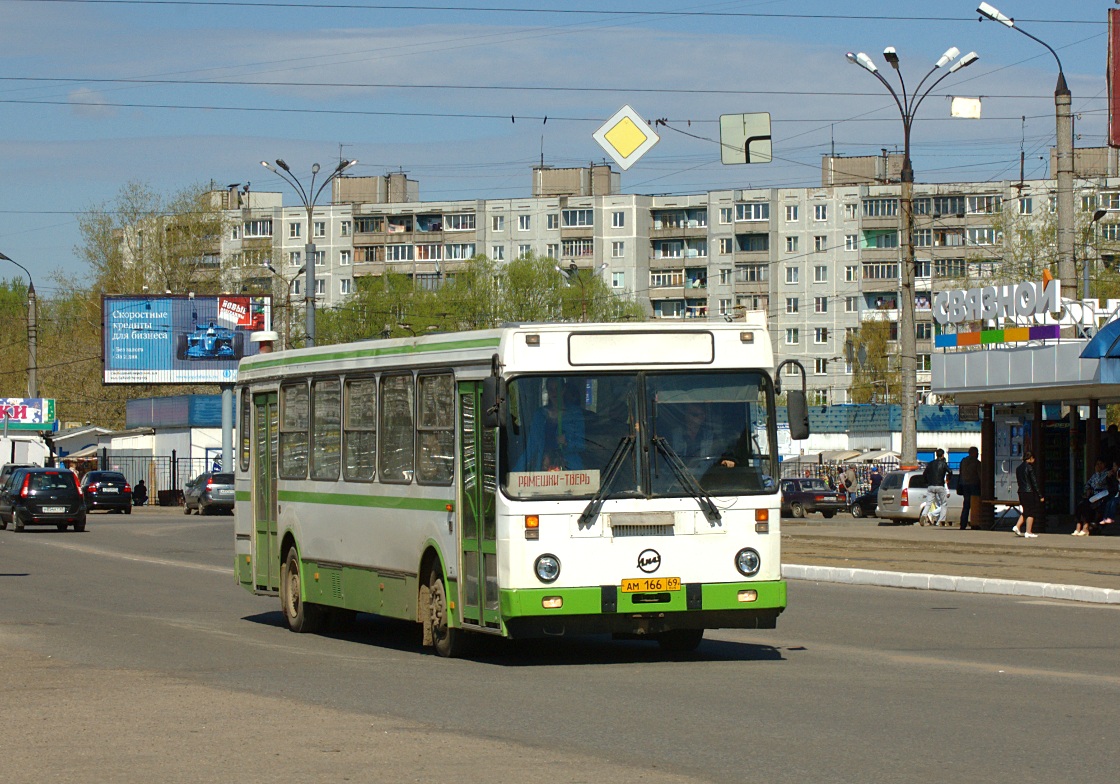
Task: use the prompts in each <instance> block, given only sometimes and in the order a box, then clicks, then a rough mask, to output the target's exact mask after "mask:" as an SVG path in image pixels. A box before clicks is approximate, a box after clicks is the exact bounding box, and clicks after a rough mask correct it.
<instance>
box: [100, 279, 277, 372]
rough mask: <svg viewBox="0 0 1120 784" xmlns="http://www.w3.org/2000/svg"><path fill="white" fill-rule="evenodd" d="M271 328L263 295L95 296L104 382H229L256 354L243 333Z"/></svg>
mask: <svg viewBox="0 0 1120 784" xmlns="http://www.w3.org/2000/svg"><path fill="white" fill-rule="evenodd" d="M271 328H272V301H271V297H267V296H233V295H227V294H219V295H208V296H194V295H182V296H176V295H170V294H168V295H166V296H148V295H135V296H107V297H102V299H101V339H102V349H101V350H102V354H101V356H102V364H103V369H104V376H103V381H104V383H106V384H232V383H233V382H234V381H236V380H237V363H238V361H239V360H240V359H241V358H242V357H245V356H250V355H252V354H256V353H257V351H258V348H259V345H260V344H258V343H253V342H251V341H250V340H249V334H250V333H252V332H255V331H258V330H268V329H271Z"/></svg>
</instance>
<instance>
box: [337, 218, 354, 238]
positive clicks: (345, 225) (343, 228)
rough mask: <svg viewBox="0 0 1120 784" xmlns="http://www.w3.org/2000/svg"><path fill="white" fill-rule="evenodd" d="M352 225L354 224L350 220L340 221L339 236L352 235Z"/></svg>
mask: <svg viewBox="0 0 1120 784" xmlns="http://www.w3.org/2000/svg"><path fill="white" fill-rule="evenodd" d="M351 225H352V224H351V223H350V221H342V222H341V223H339V224H338V236H340V237H349V236H350V230H351Z"/></svg>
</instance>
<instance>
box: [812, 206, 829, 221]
mask: <svg viewBox="0 0 1120 784" xmlns="http://www.w3.org/2000/svg"><path fill="white" fill-rule="evenodd" d="M813 220H818V221H823V220H828V205H827V204H814V205H813Z"/></svg>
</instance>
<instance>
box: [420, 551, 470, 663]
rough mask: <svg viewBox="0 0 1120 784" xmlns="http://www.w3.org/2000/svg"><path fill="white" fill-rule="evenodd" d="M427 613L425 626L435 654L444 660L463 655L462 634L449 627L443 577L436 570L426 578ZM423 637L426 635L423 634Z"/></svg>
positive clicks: (464, 645) (464, 646)
mask: <svg viewBox="0 0 1120 784" xmlns="http://www.w3.org/2000/svg"><path fill="white" fill-rule="evenodd" d="M427 587H428V592H427V593H428V613H427V617H426V619H425V625H426V626H427V627H428V629H425V632H427V631H428V630H430V632H431V640H432V646H433V647H434V648H435V649H436V653H438V654H439V655H440V656H442V657H444V658H445V659H454V658H457V657H459V656H462V655H463V651H464V650H465V648H466V644H465V640H464V634H465V633H464V632H463V630H462V629H454V628H452V627H451V626H450V623H449V621H448V617H447V587H446V585H445V584H444V582H443V575H442V574H440V572H439V571H438V570H432V574H431V576H430V577H429V578H428V586H427ZM424 636H425V637H427V636H428V635H427V634H425V635H424Z"/></svg>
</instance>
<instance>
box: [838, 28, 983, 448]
mask: <svg viewBox="0 0 1120 784" xmlns="http://www.w3.org/2000/svg"><path fill="white" fill-rule="evenodd" d="M958 54H960V50H959V49H957V48H956V47H955V46H954V47H952V48H950V49H949V50H948V51H946V52H945V54H943V55H941V57H940V59H938V61H937V62H936V63H934V65H933V67H932V68H930V69H929V71H928V72H927V73H926V75H925V76H923V77H922V80H921V81H920V82H918V87H917V89H915V90H914V92H913V94H908V93H907V91H906V81H905V80H904V79H903V78H902V71H901V70H900V69H899V62H898V52H897V51H896V50H895V48H894V47H893V46H888V47H887V48H886V49H884V50H883V58H884V59H885V60H886V61H887V62H888V63H890V66H891V68H893V69H894V71H895V72H896V73H897V74H898V83H899V85H900V87H901V89H902V95H901V97H900V96H899V94H898V93H897V92H896V91H895V89H894V88H893V87H892V86H891V84H890V82H888V81H887V80H886V79H884V78H883V75H882V74H881V73H879V69H878V68H877V67H876V65H875V63H874V62H873V61H872V59H871V58H870V57H868V56H867V55H866V54H864V53H863V52H860V53H859V54H853V53H852V52H848V54H847V57H848V60H849V61H850V62H852V63H854V64H856V65H858V66H859V67H860V68H863V69H864V70H865V71H867V72H868V73H870V74H871V75H872V76H874V77H875V78H876V79H878V80H879V81H880V82H881V83H882V85H883V86H884V87H886V88H887V92H889V93H890V94H891V97H892V98H894V102H895V104H897V106H898V111H899V114H900V115H901V116H902V176H901V189H900V190H901V194H900V195H901V198H900V200H899V201H900V205H899V206H900V208H901V212H902V214H901V216H900V217H901V221H902V237H901V245H902V270H901V273H902V274H901V276H900V278H901V282H900V285H901V288H902V294H901V298H902V302H901V303H899V304H900V307H901V310H900V312H899V319H898V343H899V355H900V359H901V371H902V393H901V400H900V402H901V404H902V462H903V463H906V464H913V463H914V462H915V461H916V460H917V459H918V418H917V402H918V399H917V398H918V395H917V382H918V378H917V376H918V346H917V340H918V336H917V332H916V331H915V324H914V275H915V272H916V270H915V267H914V167H913V164H912V163H911V162H910V129H911V127H912V126H913V124H914V117H915V116H916V115H917V113H918V108H919V107H920V106H921V105H922V101H924V100H925V98H926V96H927V95H929V94H930V92H931V91H932V90H933V88H935V87H937V85H939V84H940V83H941V82H942V81H943V80H944V79H945V78H946V77H947V76H949V74H952V73H955V72H957V71H959V70H960V69H962V68H965V67H967V66H969V65H971V64H972V63H974V62H976V61H977V60H978V59H980V58H979V55H977V54H976V52H969V53H968V54H966V55H965V56H964V57H962V58H961V59H960V60H957V62H956V63H953V65H952V67H950V68H949V70H948V71H946V72H945V73H943V74H942V75H941V76H940V77H938V78H937V79H935V80H934V81H933V82H932V83H931V84H930V85H929V86H928V87H926V88H925V90H924V91H923V90H922V87H923V86H924V85H925V83H926V81H927V80H928V79H929V78H930V76H932V75H933V73H934V72H935V71H937V70H938V69H939V68H942V67H944V66H945V65H947V64H948V63H950V62H952V61H953V60H954V59H956V57H957V55H958Z"/></svg>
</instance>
